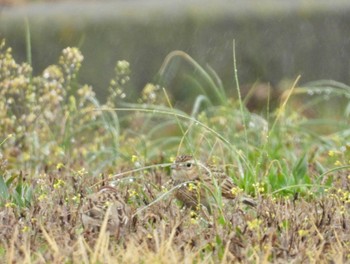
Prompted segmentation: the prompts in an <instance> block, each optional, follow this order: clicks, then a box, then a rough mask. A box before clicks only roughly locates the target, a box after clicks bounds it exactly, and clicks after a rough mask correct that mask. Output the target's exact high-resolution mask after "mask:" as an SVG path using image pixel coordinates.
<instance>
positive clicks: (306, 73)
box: [0, 0, 350, 100]
mask: <svg viewBox="0 0 350 264" xmlns="http://www.w3.org/2000/svg"><path fill="white" fill-rule="evenodd" d="M0 3H1V4H0V37H1V38H5V39H6V41H7V45H8V46H10V47H12V48H13V54H14V56H15V58H16V59H17V61H18V62H21V61H26V58H27V54H26V37H25V35H26V33H25V32H26V23H27V22H28V25H29V29H30V31H29V32H30V39H31V56H32V64H33V67H34V74H40V73H41V72H42V71H43V70H44V69H45V68H46V67H47V66H49V65H50V64H54V63H56V62H57V60H58V57H59V54H60V52H61V51H62V49H64V48H65V47H67V46H76V47H78V48H79V49H81V51H82V53H83V55H84V62H83V66H82V69H81V71H80V74H79V80H80V82H81V83H87V84H90V85H92V86H93V87H94V90H95V91H96V93H97V94H98V97H99V98H101V99H102V100H103V99H104V97H105V96H106V93H107V89H108V85H109V81H110V79H111V78H112V77H113V76H114V68H115V64H116V61H117V60H127V61H129V62H130V65H131V70H132V74H131V81H130V83H129V86H128V87H129V88H128V89H129V90H130V91H129V96H132V94H136V93H138V92H139V91H140V90H142V89H143V88H144V86H145V85H146V84H147V83H148V82H155V81H156V80H158V79H157V78H156V76H157V72H158V71H159V68H160V66H161V65H162V62H163V60H164V58H165V57H166V55H167V54H169V53H170V52H171V51H173V50H182V51H185V52H186V53H188V54H189V55H190V56H192V57H193V59H195V60H196V61H197V62H198V63H200V64H201V65H202V66H203V67H207V68H206V69H208V70H209V68H212V69H213V70H214V71H215V72H216V73H217V75H218V76H219V77H220V79H221V80H222V82H223V85H224V87H225V89H227V91H228V93H229V94H230V93H232V95H233V96H234V91H235V81H234V67H233V55H232V53H233V52H232V51H233V40H235V49H236V58H237V68H238V77H239V81H240V85H241V88H242V89H243V94H244V93H246V92H247V91H249V89H251V87H252V86H254V85H257V84H258V85H259V87H260V88H259V89H258V91H260V94H259V92H258V93H257V94H258V96H261V97H262V99H265V96H266V93H265V90H266V89H265V88H266V87H272V88H273V90H274V91H276V93H278V89H280V87H282V86H283V83H288V82H291V81H294V80H295V79H296V77H297V76H298V75H301V81H300V83H307V82H309V81H314V80H320V79H332V80H336V81H339V82H344V83H347V84H349V83H350V60H349V54H350V27H349V25H350V15H349V14H350V1H342V0H334V1H326V0H324V1H322V0H318V1H296V0H289V1H288V0H284V1H269V0H263V1H262V0H260V1H257V0H241V1H233V0H231V1H229V0H226V1H224V0H218V1H210V0H198V1H196V0H187V1H180V0H179V1H175V0H174V1H155V0H124V1H122V0H120V1H118V0H115V1H112V0H110V1H26V0H13V1H11V0H0ZM26 21H27V22H26ZM196 74H197V73H196V71H195V69H194V68H193V67H192V66H191V65H190V64H189V63H188V62H186V61H185V60H183V59H181V58H177V59H175V60H173V61H172V63H171V64H170V65H169V67H167V69H166V74H165V75H164V77H165V78H164V79H163V80H162V85H164V86H165V87H166V88H167V90H168V91H169V92H171V93H173V94H174V96H175V97H176V98H178V100H181V99H182V98H186V97H187V98H188V93H189V92H193V93H196V89H192V88H191V87H197V86H204V89H205V86H206V83H205V81H204V80H201V78H200V77H198V76H197V75H196ZM196 76H197V77H198V78H197V77H196Z"/></svg>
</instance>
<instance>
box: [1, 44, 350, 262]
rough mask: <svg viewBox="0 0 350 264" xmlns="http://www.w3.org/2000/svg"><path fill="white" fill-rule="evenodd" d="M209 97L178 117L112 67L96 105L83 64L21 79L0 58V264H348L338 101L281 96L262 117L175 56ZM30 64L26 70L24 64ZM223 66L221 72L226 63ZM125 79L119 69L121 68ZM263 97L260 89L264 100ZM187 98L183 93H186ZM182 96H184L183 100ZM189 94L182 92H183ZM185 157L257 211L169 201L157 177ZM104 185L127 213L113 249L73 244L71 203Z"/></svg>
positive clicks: (339, 89) (343, 132)
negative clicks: (133, 92) (213, 168)
mask: <svg viewBox="0 0 350 264" xmlns="http://www.w3.org/2000/svg"><path fill="white" fill-rule="evenodd" d="M174 57H179V58H180V59H184V60H186V61H188V62H189V63H190V64H191V65H192V66H193V67H194V68H196V69H197V73H199V76H201V78H203V80H205V81H206V82H207V84H208V87H209V88H210V89H209V90H202V91H201V92H200V94H198V95H197V96H194V97H193V98H190V100H189V101H191V102H192V106H191V107H187V109H190V110H189V111H186V112H185V111H183V110H182V109H181V108H180V107H175V106H173V105H176V104H175V102H174V100H173V99H172V96H171V94H170V93H169V91H168V90H167V87H161V86H159V85H155V84H151V83H149V84H147V85H146V86H145V88H144V89H143V91H142V93H141V94H140V95H139V97H138V98H137V99H132V98H129V97H128V95H129V91H128V90H127V89H126V87H127V85H126V84H127V82H128V80H129V74H130V65H129V63H128V62H126V61H118V62H117V63H116V68H115V76H114V77H113V79H112V80H111V82H110V87H109V88H108V89H109V96H108V100H107V101H106V102H103V103H102V102H99V100H97V98H96V96H95V93H94V89H93V87H91V86H89V85H85V84H80V83H79V79H78V75H79V69H80V67H81V64H82V62H83V55H82V54H81V53H80V51H79V50H78V49H76V48H66V49H65V50H63V51H62V54H61V56H60V57H59V58H58V62H57V64H56V65H50V66H48V67H47V68H46V69H45V70H44V71H43V73H42V74H41V75H39V76H33V75H32V68H31V66H30V64H29V63H17V62H16V61H15V60H14V59H13V57H12V51H11V48H9V47H6V45H5V41H2V42H1V45H0V93H1V97H0V131H1V134H0V137H1V138H0V172H1V177H0V206H1V207H0V219H1V221H0V225H1V228H0V258H1V259H3V260H4V262H6V263H47V262H48V263H181V262H184V263H227V262H233V261H235V262H242V263H269V262H277V263H280V262H281V263H286V262H293V263H301V262H306V263H310V262H312V263H314V262H316V263H344V262H349V261H350V226H349V225H350V129H349V125H350V122H349V120H350V119H349V115H350V87H349V86H347V85H344V84H341V83H337V82H334V81H318V82H314V83H310V84H306V85H303V86H300V85H299V83H298V82H299V77H298V78H296V80H294V81H291V82H290V83H288V84H286V85H285V89H284V90H283V91H282V92H281V95H280V96H279V98H277V101H275V104H276V107H273V106H272V105H274V104H273V103H272V102H273V101H272V100H270V98H269V96H267V99H266V102H265V103H264V105H265V107H264V108H263V110H261V111H259V113H253V112H250V111H248V110H247V107H246V105H247V104H249V102H250V99H251V98H253V95H254V93H255V92H256V90H257V89H258V88H257V87H260V86H259V85H256V86H253V87H252V88H251V92H250V93H248V95H247V96H245V97H244V98H242V97H241V93H240V89H239V82H238V77H237V75H238V74H237V71H236V66H235V65H234V67H233V71H232V72H233V80H235V86H236V88H237V89H236V91H235V93H236V94H237V96H235V97H231V96H228V95H227V94H226V92H225V89H224V87H222V85H221V82H220V79H219V78H218V77H217V75H216V74H215V72H213V71H212V70H211V69H204V68H202V67H201V66H200V65H198V64H197V63H196V62H195V61H194V60H193V59H192V58H191V57H189V56H188V55H187V54H184V53H182V52H174V53H172V54H170V55H169V56H168V57H167V58H166V60H165V62H164V64H163V65H162V67H161V69H160V72H159V77H160V78H161V77H162V76H163V75H164V74H166V72H167V69H168V68H169V65H170V64H171V62H172V59H173V58H174ZM28 61H29V62H30V57H29V59H28ZM233 64H235V60H233ZM131 68H132V65H131ZM267 91H269V89H267ZM189 92H190V91H189ZM185 93H186V92H185ZM191 93H192V92H191ZM183 153H188V154H193V155H194V156H195V157H197V158H198V159H201V160H203V161H209V162H211V163H214V164H216V165H218V166H219V165H220V166H222V167H223V168H225V170H226V172H227V173H228V175H229V176H230V177H232V179H233V180H234V182H235V183H236V184H237V185H238V186H239V187H240V189H241V192H242V193H245V195H250V196H251V197H253V198H254V199H255V200H256V202H257V204H258V206H257V207H256V208H249V207H246V206H244V205H243V204H241V203H239V202H238V201H226V200H224V199H222V197H221V195H220V192H217V193H216V194H215V196H214V197H213V199H212V203H213V206H212V210H211V213H210V214H209V213H204V212H202V211H191V210H189V209H186V208H183V207H182V206H181V204H180V203H179V202H178V201H176V200H175V199H174V198H173V192H174V188H175V187H174V186H173V185H172V182H171V181H170V179H171V172H170V167H169V165H170V164H171V162H173V160H174V158H175V157H176V156H177V155H178V154H183ZM104 185H113V186H115V188H117V189H118V190H119V191H120V194H121V195H122V196H123V197H124V198H125V201H126V202H127V203H128V205H129V206H130V208H131V210H132V215H133V217H132V219H131V221H130V223H129V225H128V226H127V227H126V228H125V229H124V230H122V232H121V234H120V236H119V237H115V236H113V235H110V234H109V233H108V232H106V230H105V226H103V227H102V228H101V230H100V232H95V233H93V232H87V231H86V230H84V228H83V226H82V222H81V218H80V214H79V210H80V208H81V205H82V202H83V201H84V198H85V197H86V196H87V195H88V194H90V193H92V192H95V191H96V190H98V189H99V188H100V187H101V186H104Z"/></svg>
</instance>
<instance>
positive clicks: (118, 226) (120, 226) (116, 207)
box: [80, 186, 131, 238]
mask: <svg viewBox="0 0 350 264" xmlns="http://www.w3.org/2000/svg"><path fill="white" fill-rule="evenodd" d="M109 208H110V209H109ZM108 209H109V215H108V216H106V213H107V210H108ZM80 214H81V220H82V223H83V226H84V229H86V230H92V231H96V230H97V231H98V230H100V228H101V226H102V223H103V220H104V219H105V217H108V220H107V230H108V231H109V232H110V233H111V234H113V235H115V236H116V237H117V238H118V237H119V236H120V234H121V233H123V232H124V230H125V228H126V227H127V225H128V224H129V220H130V216H131V210H130V208H129V206H128V205H127V204H126V203H125V201H124V199H123V198H122V197H121V195H120V194H119V192H118V191H117V190H116V189H115V188H113V187H111V186H105V187H102V188H101V189H100V190H99V191H98V192H96V193H92V194H90V195H88V196H87V197H86V198H85V199H84V202H83V205H82V208H81V210H80Z"/></svg>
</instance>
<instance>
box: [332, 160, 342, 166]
mask: <svg viewBox="0 0 350 264" xmlns="http://www.w3.org/2000/svg"><path fill="white" fill-rule="evenodd" d="M334 165H335V166H341V165H342V164H341V162H340V161H339V160H337V161H336V162H334Z"/></svg>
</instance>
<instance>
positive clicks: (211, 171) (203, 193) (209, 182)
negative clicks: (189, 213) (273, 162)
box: [171, 155, 256, 208]
mask: <svg viewBox="0 0 350 264" xmlns="http://www.w3.org/2000/svg"><path fill="white" fill-rule="evenodd" d="M171 168H172V178H173V180H174V184H175V185H178V186H179V188H178V189H177V190H176V193H175V197H176V198H177V199H179V200H180V201H182V202H183V203H184V204H185V205H186V206H187V207H191V208H196V207H198V205H200V204H201V205H204V206H205V207H207V208H210V196H212V195H213V194H215V192H216V190H217V189H216V186H217V187H218V188H219V190H220V191H221V195H222V196H223V197H225V198H227V199H235V198H237V196H236V194H235V192H234V190H235V189H236V188H237V186H236V185H235V184H234V182H233V181H232V179H231V178H230V177H229V176H228V175H227V174H226V173H225V171H223V170H222V169H220V168H218V167H216V166H212V165H208V164H202V163H201V162H199V161H196V160H195V159H194V158H193V156H191V155H181V156H178V157H177V158H176V160H175V162H174V164H173V165H172V166H171ZM191 184H192V186H191ZM241 201H242V202H243V203H245V204H247V205H250V206H256V202H255V201H253V200H252V199H250V198H247V197H241Z"/></svg>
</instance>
